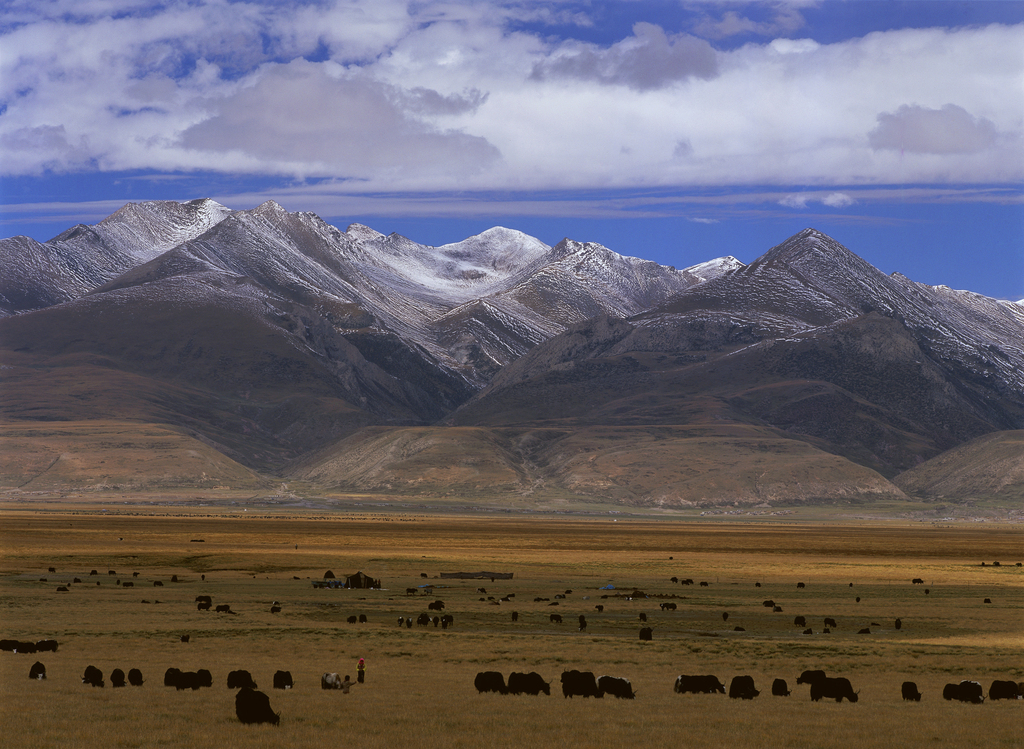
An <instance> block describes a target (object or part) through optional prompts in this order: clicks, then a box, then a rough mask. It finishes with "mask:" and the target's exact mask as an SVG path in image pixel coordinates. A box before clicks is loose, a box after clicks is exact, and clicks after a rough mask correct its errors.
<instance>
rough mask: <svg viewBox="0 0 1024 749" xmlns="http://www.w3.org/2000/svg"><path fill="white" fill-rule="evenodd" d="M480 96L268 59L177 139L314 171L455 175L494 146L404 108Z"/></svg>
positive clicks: (492, 153) (449, 107) (448, 104)
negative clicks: (440, 126) (436, 125)
mask: <svg viewBox="0 0 1024 749" xmlns="http://www.w3.org/2000/svg"><path fill="white" fill-rule="evenodd" d="M332 72H333V73H334V75H332V74H331V73H332ZM480 98H481V97H480V95H479V93H478V92H477V93H475V94H471V95H469V96H468V97H444V96H441V95H440V94H438V93H437V92H435V91H429V90H426V89H421V88H418V89H414V90H413V91H405V90H402V89H400V88H398V87H394V86H389V85H382V84H381V83H380V82H378V81H374V80H372V79H369V78H366V77H363V76H359V75H356V76H349V75H347V74H345V72H344V71H343V70H342V69H340V68H339V67H338V66H331V65H325V64H319V63H310V62H306V61H304V60H303V61H296V62H292V63H289V64H287V65H270V66H267V67H266V68H265V69H262V70H260V72H259V75H258V76H254V82H253V84H252V85H251V86H245V87H243V88H241V89H240V90H239V91H237V92H236V93H233V94H232V95H230V96H227V97H224V98H223V99H222V100H220V101H218V102H215V103H213V104H212V106H213V108H214V109H215V114H214V115H213V116H212V117H210V118H208V119H206V120H204V121H202V122H200V123H198V124H196V125H193V126H192V127H190V128H188V129H187V130H186V131H185V132H184V133H183V134H182V136H181V142H182V144H183V145H184V146H185V147H186V148H189V149H197V150H203V151H214V152H229V151H239V152H241V153H243V154H245V155H246V156H248V157H252V158H254V159H256V160H260V161H263V162H270V163H276V164H278V165H282V166H284V165H288V164H294V165H295V166H294V167H293V168H294V169H296V170H297V171H302V170H303V169H306V170H308V171H309V172H311V173H314V174H318V175H321V174H325V173H335V174H338V175H339V176H344V177H349V178H359V179H367V178H369V177H372V176H374V175H375V174H377V173H378V172H392V173H398V176H402V173H404V174H405V175H406V176H408V175H409V174H417V173H422V172H424V171H427V172H434V171H440V170H444V171H445V172H446V173H447V174H449V175H460V174H466V173H473V172H477V171H479V170H480V169H482V168H484V167H485V166H486V165H488V164H489V163H490V162H492V161H494V160H496V159H497V158H498V157H499V153H498V151H497V149H496V148H495V147H494V146H493V145H491V144H490V143H488V142H487V141H486V139H484V138H481V137H479V136H473V135H466V134H465V133H462V132H458V131H455V130H447V131H442V130H439V129H436V128H434V127H433V126H431V125H429V124H427V123H425V122H423V121H421V120H418V119H416V118H414V117H412V116H411V115H410V111H415V110H418V111H424V110H428V111H433V112H437V111H441V112H446V111H447V112H464V111H466V110H468V109H472V108H473V107H474V106H476V105H477V104H478V103H479V100H480ZM409 102H412V106H411V107H410V108H408V109H403V108H402V106H401V105H402V104H408V103H409ZM303 165H305V166H303Z"/></svg>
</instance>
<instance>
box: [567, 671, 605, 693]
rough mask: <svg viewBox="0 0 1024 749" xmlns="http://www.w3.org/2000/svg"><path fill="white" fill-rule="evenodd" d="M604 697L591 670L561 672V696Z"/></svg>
mask: <svg viewBox="0 0 1024 749" xmlns="http://www.w3.org/2000/svg"><path fill="white" fill-rule="evenodd" d="M575 695H580V696H581V697H604V692H602V691H601V689H600V688H599V687H598V686H597V679H596V678H594V672H593V671H577V670H576V669H573V670H572V671H563V672H562V696H563V697H573V696H575Z"/></svg>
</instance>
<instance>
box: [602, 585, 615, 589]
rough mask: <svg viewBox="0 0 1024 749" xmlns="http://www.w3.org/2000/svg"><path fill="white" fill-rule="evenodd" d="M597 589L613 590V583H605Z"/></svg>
mask: <svg viewBox="0 0 1024 749" xmlns="http://www.w3.org/2000/svg"><path fill="white" fill-rule="evenodd" d="M598 590H615V586H614V585H605V586H604V587H603V588H598Z"/></svg>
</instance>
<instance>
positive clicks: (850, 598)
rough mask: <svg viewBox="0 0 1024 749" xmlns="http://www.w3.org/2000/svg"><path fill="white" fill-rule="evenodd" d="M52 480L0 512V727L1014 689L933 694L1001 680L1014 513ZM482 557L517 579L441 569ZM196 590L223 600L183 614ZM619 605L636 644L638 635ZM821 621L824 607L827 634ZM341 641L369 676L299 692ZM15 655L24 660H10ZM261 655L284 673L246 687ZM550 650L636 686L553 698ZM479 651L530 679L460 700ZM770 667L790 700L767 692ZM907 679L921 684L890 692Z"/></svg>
mask: <svg viewBox="0 0 1024 749" xmlns="http://www.w3.org/2000/svg"><path fill="white" fill-rule="evenodd" d="M71 499H73V498H71ZM68 500H69V498H66V497H65V498H64V501H63V503H62V504H53V505H45V504H44V505H42V506H43V507H44V509H43V510H39V509H33V510H24V509H22V510H18V509H11V507H10V506H9V505H8V506H6V507H5V509H3V510H2V511H0V612H2V614H0V638H4V639H8V638H13V639H18V640H31V641H36V640H41V639H46V638H53V639H56V640H57V641H58V642H59V643H60V646H59V649H58V651H57V652H45V653H37V654H30V653H28V654H26V653H11V652H0V735H3V737H4V740H3V743H4V745H5V746H8V747H12V748H20V747H26V748H27V747H32V748H33V749H36V748H38V747H57V746H60V747H65V746H68V745H69V743H70V744H71V745H73V746H75V747H85V748H87V749H88V748H91V747H97V748H99V747H103V748H104V749H109V747H157V746H174V747H178V746H232V747H265V746H274V747H308V746H314V745H322V744H325V743H333V744H337V743H345V744H349V743H352V744H358V745H360V746H369V747H377V746H381V747H383V746H389V747H393V746H395V745H405V746H423V745H428V744H429V745H437V744H444V745H445V746H455V747H521V746H536V745H542V746H572V747H606V746H623V745H627V744H628V745H643V746H648V747H662V746H664V747H669V746H673V747H674V746H680V745H684V746H696V747H712V746H714V747H721V746H723V745H726V746H743V747H747V746H749V747H759V746H766V747H768V746H770V747H777V746H791V747H849V746H858V747H891V746H897V745H898V746H910V747H914V746H926V745H927V746H935V745H939V746H956V747H970V746H977V747H1003V746H1005V747H1012V746H1019V745H1020V744H1019V740H1020V739H1019V735H1020V726H1021V722H1022V719H1024V701H991V700H986V702H985V703H984V704H981V705H970V704H961V703H957V702H949V701H946V700H943V699H942V696H941V693H942V689H943V686H944V685H945V684H946V683H949V682H959V681H961V680H963V679H974V680H977V681H979V682H981V683H982V685H983V687H984V688H985V691H986V693H987V692H988V687H989V684H990V683H991V682H992V681H993V680H994V679H1010V680H1013V681H1022V680H1024V635H1022V633H1021V628H1020V611H1021V610H1022V609H1024V568H1021V567H1017V566H1016V563H1017V562H1018V561H1022V557H1024V547H1022V544H1021V538H1022V531H1021V526H1020V524H1019V523H1017V524H1014V523H1010V522H1003V523H999V524H996V523H964V522H949V523H899V522H885V523H879V522H871V521H868V520H861V521H859V522H856V523H838V522H836V521H835V519H834V518H833V519H832V520H829V521H828V522H825V521H818V522H810V521H806V520H802V521H798V520H795V519H794V517H793V516H778V517H775V518H746V519H742V522H727V521H726V520H724V519H722V518H718V519H715V520H713V521H712V520H708V519H704V520H697V521H679V520H668V519H658V520H650V519H644V518H638V517H629V516H618V517H614V516H608V515H607V514H604V515H603V516H598V515H593V516H578V517H572V518H565V517H556V516H551V515H546V516H533V515H509V514H493V513H492V514H490V515H488V514H486V513H478V514H476V515H464V514H456V513H452V512H439V511H424V510H419V511H415V512H414V511H412V510H411V509H404V508H396V507H395V506H394V505H392V506H390V507H381V506H377V505H376V504H373V503H370V502H368V503H367V504H366V505H365V506H362V507H356V506H355V505H353V506H349V507H348V509H347V511H345V512H327V511H319V510H311V509H306V510H304V511H299V510H298V509H288V510H283V509H281V508H277V509H268V508H267V507H260V508H252V509H250V508H249V507H243V506H240V505H236V506H231V505H230V504H227V505H225V506H216V507H211V506H206V507H199V506H192V507H189V506H186V505H184V504H157V505H148V506H147V505H143V504H139V503H135V502H134V500H133V498H129V499H127V500H125V501H132V504H130V505H121V506H115V505H113V504H112V503H110V502H105V503H102V504H93V503H82V502H77V503H71V502H69V501H68ZM150 500H152V498H149V499H147V501H150ZM594 511H595V512H597V509H596V508H594ZM797 518H799V515H797ZM995 562H999V565H998V566H997V565H995V564H994V563H995ZM50 568H53V571H50ZM93 570H96V574H95V575H94V574H92V572H93ZM328 570H330V571H331V572H333V573H334V574H335V575H336V576H337V577H343V576H346V575H349V574H353V573H355V572H356V571H357V570H358V571H362V572H364V573H366V574H367V575H369V576H370V577H373V578H378V579H380V580H381V584H382V589H380V590H331V589H317V588H314V586H313V582H314V581H320V580H323V578H324V575H325V572H327V571H328ZM479 570H486V571H490V572H511V573H513V577H512V579H511V580H502V579H495V580H491V579H479V580H477V579H457V578H447V577H442V573H451V572H476V571H479ZM76 578H77V579H78V580H80V581H81V582H75V579H76ZM673 578H676V580H677V581H678V582H673V580H672V579H673ZM913 578H919V579H921V580H922V581H923V582H922V583H920V584H914V583H912V582H911V580H912V579H913ZM688 579H692V580H693V584H692V585H690V584H685V581H686V580H688ZM127 582H131V583H132V586H131V587H127V586H125V584H124V583H127ZM702 583H706V585H702ZM800 583H802V584H803V585H802V586H800V585H799V584H800ZM61 586H65V587H68V588H69V590H68V591H67V592H58V591H57V588H58V587H61ZM199 595H209V596H210V597H211V598H212V601H213V603H214V605H218V604H227V605H229V606H230V609H231V612H232V613H215V612H214V611H212V610H211V611H199V610H197V606H196V602H195V599H196V596H199ZM769 600H770V601H772V602H773V604H774V605H773V606H765V602H766V601H769ZM436 601H443V603H444V608H443V613H449V614H451V615H452V616H453V617H454V624H453V626H452V627H450V628H449V629H447V630H444V629H442V628H440V627H435V626H434V625H433V624H432V623H431V624H428V625H426V626H423V625H417V624H416V623H415V619H416V618H417V617H418V616H419V615H420V614H424V613H427V614H429V615H431V616H433V615H435V614H436V613H439V612H438V611H436V610H431V609H428V604H429V603H433V602H436ZM986 601H988V602H986ZM275 602H276V603H277V605H279V606H280V608H281V610H280V611H278V612H274V613H272V612H271V606H272V605H273V604H275ZM663 604H664V606H663ZM669 604H675V609H674V610H673V609H671V607H670V606H669ZM775 607H778V608H780V609H781V611H776V610H775ZM435 609H436V606H435ZM513 611H516V612H517V613H518V621H513V620H512V612H513ZM556 613H557V614H559V615H560V616H561V618H562V622H561V623H558V622H555V621H552V614H556ZM361 614H362V615H365V616H366V618H367V621H366V622H365V623H358V620H357V621H356V622H351V623H350V622H349V617H353V616H355V617H358V615H361ZM641 614H643V615H644V616H645V617H646V618H647V623H646V626H650V627H651V628H652V630H653V639H652V640H651V641H650V642H641V641H640V640H639V639H638V632H639V629H640V627H641V626H645V625H644V623H643V622H641V621H640V620H641ZM581 615H582V616H583V617H585V619H586V622H587V627H586V630H584V631H581V630H580V626H579V617H580V616H581ZM400 617H401V619H402V622H403V624H402V625H401V626H400V625H399V624H398V621H399V618H400ZM797 617H803V618H804V620H805V626H804V625H800V624H797V623H796V619H797ZM407 618H409V619H412V620H413V622H414V623H413V624H412V626H411V627H407V626H405V620H406V619H407ZM825 618H833V619H835V621H836V626H834V627H830V629H831V632H830V633H828V634H825V633H824V620H825ZM897 619H898V620H899V626H898V627H897ZM737 628H741V629H737ZM808 628H809V629H810V630H811V633H809V634H805V631H806V629H808ZM864 629H867V630H869V632H868V633H864V634H860V632H861V630H864ZM184 634H187V635H189V642H188V643H184V642H181V635H184ZM358 658H365V659H366V663H367V679H366V683H365V684H357V685H355V686H354V687H353V688H352V690H351V692H350V693H349V694H343V693H341V692H338V691H324V690H322V689H321V688H320V676H321V674H322V673H324V672H338V673H339V674H342V675H344V674H346V673H347V674H349V675H351V676H353V677H354V676H355V666H356V661H357V659H358ZM36 660H39V661H41V662H42V663H44V664H45V666H46V670H47V679H46V680H45V681H30V680H29V679H28V678H27V677H28V673H29V669H30V667H31V665H32V664H33V662H35V661H36ZM88 665H94V666H96V667H97V668H99V669H100V670H101V671H102V672H103V673H104V674H105V675H106V676H107V677H109V674H110V672H111V671H112V670H113V669H115V668H121V669H123V670H124V671H125V672H127V671H128V670H129V669H130V668H139V669H141V670H142V672H143V674H144V677H145V680H146V683H145V684H144V686H142V687H137V688H133V687H128V688H124V689H112V688H111V687H110V685H109V683H108V684H107V686H106V687H105V688H103V689H97V688H92V687H88V686H85V685H83V684H82V683H81V676H82V673H83V671H84V670H85V667H86V666H88ZM170 667H175V668H179V669H182V670H196V669H200V668H206V669H208V670H210V671H211V673H212V675H213V686H212V687H211V688H208V689H200V690H199V691H196V692H192V691H183V692H179V691H176V690H174V689H173V688H170V687H165V686H163V674H164V672H165V671H166V670H167V669H168V668H170ZM234 669H246V670H249V671H250V672H251V673H252V675H253V677H254V678H255V680H256V681H257V683H258V684H259V687H260V689H261V691H263V692H265V693H266V694H267V695H268V696H269V697H270V701H271V705H272V706H273V708H274V710H275V711H278V712H279V713H280V714H281V724H280V726H278V727H276V728H274V727H269V726H244V725H241V724H240V723H239V722H238V720H237V719H236V717H235V714H234V694H235V690H233V689H227V688H226V677H227V673H228V672H229V671H231V670H234ZM279 669H283V670H289V671H291V673H292V675H293V678H294V680H295V687H294V688H293V689H291V690H287V691H282V690H275V689H272V688H270V687H271V682H272V676H273V674H274V673H275V671H277V670H279ZM569 669H580V670H589V671H593V672H594V673H595V674H597V675H600V674H610V675H614V676H621V677H625V678H628V679H630V681H631V682H632V685H633V688H634V689H635V690H636V692H637V698H636V699H635V700H617V699H614V698H612V697H610V696H606V697H604V698H603V699H600V700H597V699H583V698H579V697H577V698H574V699H571V700H570V699H565V698H563V696H562V694H561V691H560V686H559V676H560V674H561V673H562V672H563V671H564V670H569ZM805 669H824V670H826V671H827V672H828V673H829V674H830V675H835V676H845V677H847V678H849V679H850V681H851V682H852V684H853V686H854V688H855V689H857V690H859V701H858V702H857V703H856V704H850V703H847V702H843V703H841V704H836V703H835V702H820V703H815V702H812V701H811V700H810V699H809V692H808V687H807V686H805V685H799V686H798V685H797V684H796V683H795V682H796V678H797V677H798V676H799V675H800V673H801V672H802V671H803V670H805ZM490 670H493V671H500V672H501V673H502V674H504V675H505V676H506V677H507V676H508V674H509V673H510V672H512V671H525V672H529V671H536V672H538V673H540V674H541V676H542V677H543V678H544V679H545V680H546V681H549V682H551V695H550V696H547V695H543V694H541V695H539V696H536V697H533V696H501V695H497V694H491V693H485V694H478V693H477V691H476V689H475V688H474V686H473V681H474V677H475V675H476V674H477V673H478V672H479V671H490ZM679 674H714V675H716V676H717V677H718V678H719V679H720V680H721V681H722V682H723V683H724V684H725V685H726V688H728V685H729V683H730V680H731V679H732V678H733V677H734V676H736V675H741V674H749V675H751V676H752V677H753V678H754V681H755V683H756V685H757V688H758V689H759V690H760V695H759V696H758V697H757V698H756V699H754V700H752V701H746V700H733V699H729V698H728V697H727V696H725V695H721V694H712V695H680V694H676V693H674V691H673V683H674V681H675V678H676V676H678V675H679ZM777 678H783V679H785V680H786V681H787V683H788V685H789V688H790V689H791V690H792V695H791V696H789V697H773V696H771V684H772V681H773V680H774V679H777ZM905 680H913V681H915V682H916V683H917V685H918V687H919V688H920V691H921V692H922V694H923V695H924V697H923V699H922V701H921V702H920V703H913V702H904V701H903V700H902V699H901V696H900V685H901V683H902V682H903V681H905Z"/></svg>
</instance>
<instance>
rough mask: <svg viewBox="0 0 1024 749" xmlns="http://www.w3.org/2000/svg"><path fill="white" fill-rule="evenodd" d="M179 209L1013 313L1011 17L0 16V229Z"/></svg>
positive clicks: (606, 6) (336, 1)
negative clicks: (814, 237) (852, 279)
mask: <svg viewBox="0 0 1024 749" xmlns="http://www.w3.org/2000/svg"><path fill="white" fill-rule="evenodd" d="M201 197H202V198H206V197H208V198H213V199H215V200H217V201H219V202H221V203H223V204H224V205H227V206H228V207H230V208H233V209H248V208H253V207H255V206H256V205H258V204H260V203H262V202H263V201H265V200H268V199H273V200H276V201H277V202H279V203H280V204H281V205H283V206H284V207H285V208H286V209H288V210H291V211H313V212H315V213H317V214H318V215H320V216H321V217H322V218H324V219H325V220H326V221H329V222H330V223H332V224H335V225H336V226H338V227H339V228H341V229H344V228H346V227H347V226H348V225H349V224H350V223H353V222H359V223H364V224H367V225H369V226H371V227H373V228H374V229H376V230H377V231H381V232H384V233H391V232H398V233H400V234H403V235H405V236H407V237H409V238H410V239H413V240H415V241H417V242H420V243H423V244H429V245H440V244H445V243H449V242H455V241H459V240H461V239H464V238H466V237H468V236H471V235H474V234H477V233H479V232H481V231H483V230H485V229H487V228H490V227H492V226H496V225H500V226H507V227H509V228H513V229H518V230H520V231H524V232H526V233H527V234H531V235H532V236H535V237H537V238H539V239H541V240H542V241H544V242H546V243H548V244H552V245H553V244H555V243H557V242H558V241H560V240H561V239H562V238H563V237H570V238H572V239H576V240H579V241H593V242H599V243H601V244H603V245H605V246H606V247H609V248H610V249H612V250H615V251H616V252H620V253H622V254H625V255H633V256H636V257H642V258H647V259H651V260H655V261H657V262H660V263H663V264H666V265H674V266H676V267H680V268H682V267H687V266H689V265H694V264H696V263H700V262H703V261H705V260H709V259H711V258H715V257H720V256H724V255H733V256H735V257H737V258H739V259H740V260H742V261H743V262H750V261H752V260H754V259H755V258H756V257H758V256H759V255H761V254H762V253H764V252H765V251H767V250H768V249H769V248H771V247H772V246H774V245H776V244H779V243H780V242H782V241H784V240H785V239H786V238H787V237H789V236H791V235H793V234H795V233H797V232H799V231H801V230H802V229H804V228H806V227H809V226H810V227H814V228H816V229H819V230H821V231H823V232H825V233H827V234H829V235H830V236H832V237H833V238H835V239H836V240H838V241H839V242H841V243H842V244H844V245H845V246H846V247H848V248H849V249H850V250H852V251H853V252H855V253H856V254H858V255H860V256H861V257H863V258H865V259H866V260H868V261H869V262H871V263H872V264H873V265H875V266H876V267H878V268H879V269H880V270H882V271H884V272H886V273H892V272H897V271H898V272H900V273H903V274H904V275H906V276H908V277H910V278H912V279H913V280H915V281H920V282H923V283H928V284H935V285H937V284H945V285H948V286H952V287H954V288H959V289H968V290H971V291H976V292H979V293H982V294H985V295H988V296H992V297H996V298H1003V299H1014V300H1019V299H1024V2H1019V1H1017V0H998V1H996V2H989V1H987V0H970V1H958V0H940V1H938V2H936V1H933V0H909V1H906V0H903V1H901V0H791V1H780V0H772V1H762V2H745V1H743V0H605V1H600V0H592V1H590V2H587V1H585V0H564V1H560V0H554V1H550V2H534V1H533V0H510V1H506V2H499V1H497V0H416V1H404V0H240V1H238V2H235V1H232V0H163V1H156V0H3V2H0V236H3V237H8V236H14V235H18V234H25V235H28V236H31V237H33V238H35V239H37V240H40V241H45V240H47V239H50V238H52V237H54V236H55V235H57V234H59V233H60V232H61V231H63V230H64V229H66V228H68V227H70V226H72V225H74V224H76V223H86V224H91V223H96V222H98V221H99V220H101V219H102V218H104V217H105V216H107V215H109V214H111V213H113V212H114V211H115V210H117V209H118V208H120V207H121V206H122V205H124V204H125V203H126V202H129V201H133V202H137V201H143V200H190V199H194V198H201Z"/></svg>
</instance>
